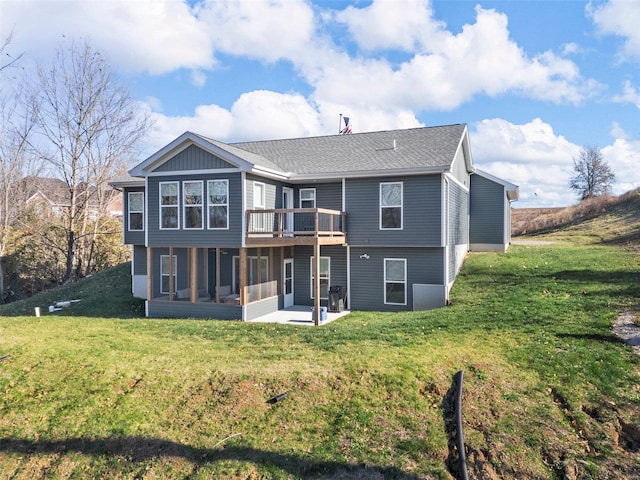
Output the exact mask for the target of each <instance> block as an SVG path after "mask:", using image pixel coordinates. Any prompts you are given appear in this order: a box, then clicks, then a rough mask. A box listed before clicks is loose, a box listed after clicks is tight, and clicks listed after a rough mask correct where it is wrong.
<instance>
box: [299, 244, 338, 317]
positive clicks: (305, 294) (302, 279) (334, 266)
mask: <svg viewBox="0 0 640 480" xmlns="http://www.w3.org/2000/svg"><path fill="white" fill-rule="evenodd" d="M312 256H313V247H310V246H306V245H304V246H302V245H300V246H296V247H295V250H294V260H293V269H294V272H293V275H294V277H293V281H294V303H295V304H296V305H313V304H314V301H315V300H314V299H312V298H311V257H312ZM320 256H321V257H330V258H331V265H330V271H329V277H330V278H329V280H330V283H329V287H335V286H337V285H340V286H341V287H342V289H343V291H346V290H347V249H346V248H345V247H342V246H339V245H326V246H323V247H321V248H320ZM327 303H328V302H327V300H321V305H323V306H327Z"/></svg>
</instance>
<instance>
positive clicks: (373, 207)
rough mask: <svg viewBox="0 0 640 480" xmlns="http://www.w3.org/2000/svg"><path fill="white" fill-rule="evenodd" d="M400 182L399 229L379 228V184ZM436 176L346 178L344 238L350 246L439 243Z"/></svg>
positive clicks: (438, 181)
mask: <svg viewBox="0 0 640 480" xmlns="http://www.w3.org/2000/svg"><path fill="white" fill-rule="evenodd" d="M381 182H402V183H403V208H402V216H403V219H402V227H403V228H402V230H381V229H380V183H381ZM441 185H442V178H441V176H440V175H423V176H412V177H384V178H375V179H348V180H346V212H347V240H348V243H349V244H350V245H352V246H360V245H362V246H365V245H372V246H387V245H389V246H391V245H393V246H407V247H408V246H429V247H430V246H434V247H436V246H437V247H440V246H441V241H442V239H441V229H442V222H441V204H442V188H441Z"/></svg>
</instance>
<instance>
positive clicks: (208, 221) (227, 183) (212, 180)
mask: <svg viewBox="0 0 640 480" xmlns="http://www.w3.org/2000/svg"><path fill="white" fill-rule="evenodd" d="M213 182H224V183H225V184H226V185H227V203H210V202H209V201H210V196H209V185H210V184H211V183H213ZM210 207H227V226H226V227H212V226H211V224H210V221H211V215H210V214H209V208H210ZM207 228H208V229H209V230H229V180H227V179H226V178H214V179H211V180H207Z"/></svg>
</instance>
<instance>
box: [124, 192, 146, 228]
mask: <svg viewBox="0 0 640 480" xmlns="http://www.w3.org/2000/svg"><path fill="white" fill-rule="evenodd" d="M127 203H128V207H129V230H131V231H140V230H144V193H143V192H129V195H128V202H127Z"/></svg>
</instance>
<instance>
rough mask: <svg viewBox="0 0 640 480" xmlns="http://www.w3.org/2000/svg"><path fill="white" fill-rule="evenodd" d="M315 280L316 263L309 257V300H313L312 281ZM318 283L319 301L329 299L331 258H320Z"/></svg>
mask: <svg viewBox="0 0 640 480" xmlns="http://www.w3.org/2000/svg"><path fill="white" fill-rule="evenodd" d="M315 278H316V262H315V259H314V257H311V298H315V294H314V291H315V290H314V288H313V285H314V280H315ZM318 280H319V281H320V299H321V300H326V299H328V298H329V285H330V283H331V257H320V275H318Z"/></svg>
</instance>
